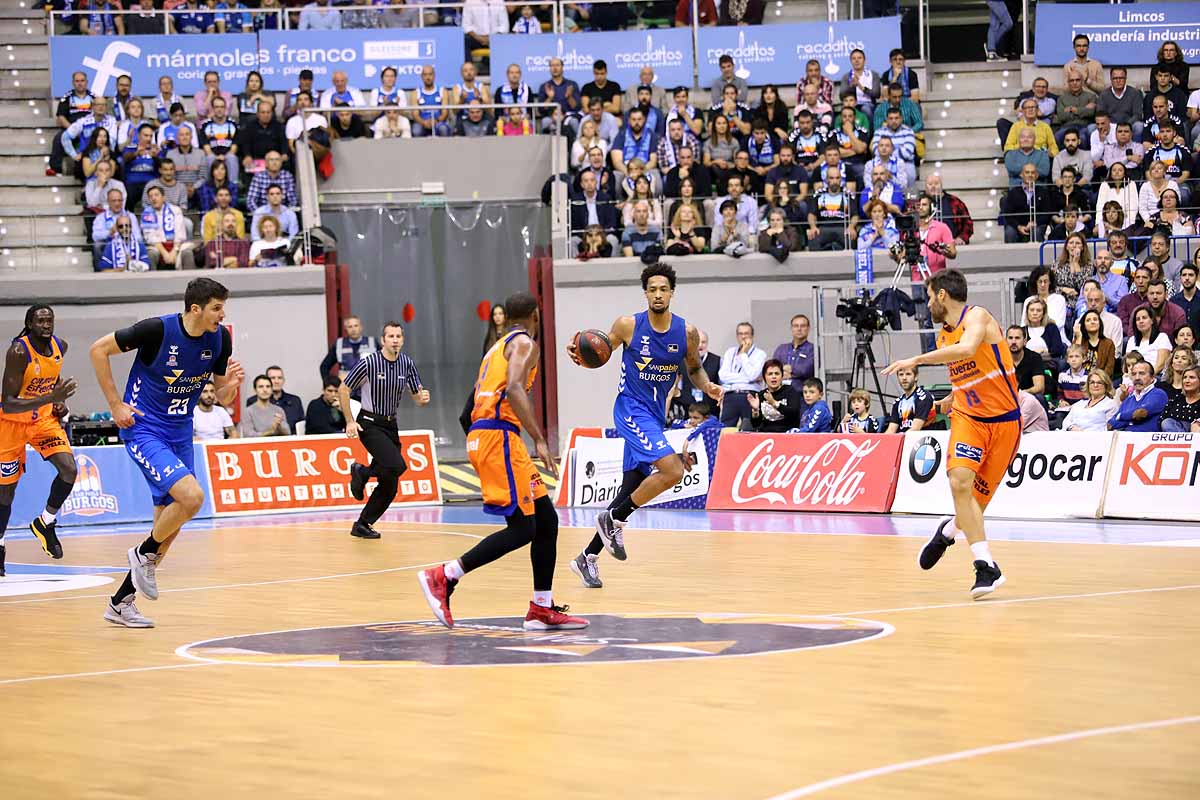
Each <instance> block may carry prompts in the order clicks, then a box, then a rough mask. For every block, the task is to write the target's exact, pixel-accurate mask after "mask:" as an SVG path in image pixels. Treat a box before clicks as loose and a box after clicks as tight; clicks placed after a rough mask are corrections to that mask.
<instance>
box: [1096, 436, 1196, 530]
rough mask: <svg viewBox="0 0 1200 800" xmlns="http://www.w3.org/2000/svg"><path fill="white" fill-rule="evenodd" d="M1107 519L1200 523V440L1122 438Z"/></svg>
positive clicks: (1113, 470)
mask: <svg viewBox="0 0 1200 800" xmlns="http://www.w3.org/2000/svg"><path fill="white" fill-rule="evenodd" d="M1115 438H1116V443H1115V445H1114V447H1113V463H1112V467H1111V469H1109V471H1108V487H1107V491H1106V492H1105V496H1104V516H1106V517H1132V518H1135V519H1172V520H1183V519H1186V520H1200V492H1197V482H1198V481H1200V434H1195V433H1118V434H1116V437H1115Z"/></svg>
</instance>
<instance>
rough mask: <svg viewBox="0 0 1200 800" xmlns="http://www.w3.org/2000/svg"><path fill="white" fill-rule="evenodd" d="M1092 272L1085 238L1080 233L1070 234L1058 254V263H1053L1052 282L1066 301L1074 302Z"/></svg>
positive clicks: (1089, 252)
mask: <svg viewBox="0 0 1200 800" xmlns="http://www.w3.org/2000/svg"><path fill="white" fill-rule="evenodd" d="M1093 272H1095V270H1094V269H1093V268H1092V254H1091V251H1089V250H1088V246H1087V239H1086V238H1085V237H1084V235H1083V234H1082V233H1072V234H1070V235H1069V236H1067V242H1066V244H1064V245H1063V249H1062V252H1061V253H1059V254H1058V263H1057V264H1055V265H1054V283H1055V284H1057V286H1058V291H1059V292H1060V293H1061V294H1062V296H1063V297H1065V298H1066V299H1067V302H1068V303H1074V302H1075V301H1076V300H1077V299H1078V298H1079V290H1080V289H1082V288H1083V283H1084V281H1086V280H1087V279H1088V278H1090V277H1092V273H1093Z"/></svg>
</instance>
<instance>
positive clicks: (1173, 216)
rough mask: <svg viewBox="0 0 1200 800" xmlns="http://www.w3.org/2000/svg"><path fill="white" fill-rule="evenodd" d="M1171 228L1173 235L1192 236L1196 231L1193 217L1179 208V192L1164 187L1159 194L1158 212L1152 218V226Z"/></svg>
mask: <svg viewBox="0 0 1200 800" xmlns="http://www.w3.org/2000/svg"><path fill="white" fill-rule="evenodd" d="M1158 227H1164V228H1170V229H1171V235H1172V236H1191V235H1193V234H1194V233H1195V232H1196V226H1195V224H1194V223H1193V222H1192V218H1191V217H1189V216H1188V215H1187V214H1185V213H1183V211H1181V210H1180V209H1179V193H1178V192H1176V191H1175V190H1174V189H1164V190H1163V193H1162V194H1160V195H1159V196H1158V213H1157V214H1155V215H1154V216H1153V217H1151V218H1150V228H1151V229H1154V228H1158Z"/></svg>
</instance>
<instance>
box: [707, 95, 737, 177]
mask: <svg viewBox="0 0 1200 800" xmlns="http://www.w3.org/2000/svg"><path fill="white" fill-rule="evenodd" d="M709 131H710V132H709V136H708V145H707V146H706V147H705V148H704V166H706V167H708V169H709V171H711V172H712V178H713V186H714V188H717V189H719V190H720V191H721V192H722V193H723V192H724V190H725V181H726V180H727V179H728V178H729V170H731V169H733V157H734V156H735V155H737V151H738V148H739V147H740V146H741V145H740V144H739V143H738V140H737V137H735V136H734V135H733V133H732V131H731V130H730V127H729V120H728V119H726V118H725V117H724V116H723V115H720V114H718V115H717V116H715V117H713V121H712V124H711V125H710V126H709Z"/></svg>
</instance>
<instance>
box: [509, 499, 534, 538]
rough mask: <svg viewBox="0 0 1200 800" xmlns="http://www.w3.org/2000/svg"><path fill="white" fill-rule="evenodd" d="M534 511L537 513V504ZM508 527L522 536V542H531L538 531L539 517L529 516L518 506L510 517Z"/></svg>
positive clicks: (515, 533) (514, 533)
mask: <svg viewBox="0 0 1200 800" xmlns="http://www.w3.org/2000/svg"><path fill="white" fill-rule="evenodd" d="M534 513H535V515H536V506H535V512H534ZM508 529H509V530H510V531H512V533H513V535H514V536H516V537H518V538H520V540H521V543H522V544H529V543H530V542H532V541H533V537H534V536H536V535H537V532H538V520H537V517H536V516H533V517H528V516H526V515H525V514H524V512H522V511H521V509H519V508H518V509H517V510H516V511H515V512H513V513H512V514H510V515H509V517H508Z"/></svg>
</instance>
